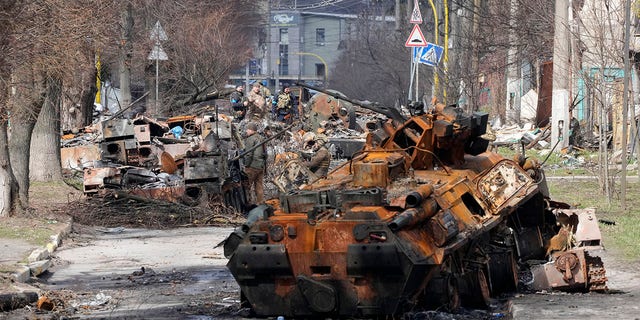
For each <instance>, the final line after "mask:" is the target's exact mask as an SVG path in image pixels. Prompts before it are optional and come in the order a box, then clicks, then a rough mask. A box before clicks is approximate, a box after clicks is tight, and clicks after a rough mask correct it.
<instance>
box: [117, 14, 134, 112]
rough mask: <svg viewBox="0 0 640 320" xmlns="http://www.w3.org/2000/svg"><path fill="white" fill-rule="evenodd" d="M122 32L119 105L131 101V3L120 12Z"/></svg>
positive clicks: (124, 104) (126, 104)
mask: <svg viewBox="0 0 640 320" xmlns="http://www.w3.org/2000/svg"><path fill="white" fill-rule="evenodd" d="M121 18H122V21H121V23H122V34H121V43H122V46H121V48H120V50H121V53H120V94H121V96H122V101H121V106H122V107H126V106H128V105H129V104H130V103H131V57H132V56H133V43H132V42H131V40H132V39H131V36H132V34H133V7H132V5H131V3H129V4H128V5H127V7H126V8H125V9H124V10H123V11H122V13H121Z"/></svg>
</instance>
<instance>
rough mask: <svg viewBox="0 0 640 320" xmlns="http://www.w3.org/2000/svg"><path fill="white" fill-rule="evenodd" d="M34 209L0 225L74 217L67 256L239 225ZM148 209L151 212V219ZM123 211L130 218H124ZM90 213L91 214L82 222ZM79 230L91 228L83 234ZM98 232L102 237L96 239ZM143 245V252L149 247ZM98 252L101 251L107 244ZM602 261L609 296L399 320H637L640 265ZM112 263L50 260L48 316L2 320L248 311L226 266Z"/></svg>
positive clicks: (92, 205)
mask: <svg viewBox="0 0 640 320" xmlns="http://www.w3.org/2000/svg"><path fill="white" fill-rule="evenodd" d="M31 201H32V206H33V208H34V210H33V211H31V213H30V216H29V217H26V218H19V219H17V218H14V219H6V220H2V221H0V223H2V224H3V225H11V224H15V225H24V224H29V225H31V226H33V228H34V230H35V229H37V228H46V227H47V226H48V224H51V223H50V221H63V219H64V218H65V217H68V216H73V217H74V218H75V219H76V227H75V231H74V233H72V234H71V236H70V237H69V238H68V239H67V240H66V241H65V242H64V244H63V248H64V250H68V249H73V248H82V247H84V246H91V245H92V244H96V243H98V241H99V240H100V239H101V238H100V237H104V235H100V234H109V233H118V231H119V230H121V229H119V228H125V229H126V230H128V229H130V228H151V229H154V228H155V229H162V230H165V231H166V232H171V230H172V229H174V228H176V227H187V226H188V227H191V226H218V227H222V226H226V227H230V226H233V225H234V224H235V223H237V220H236V219H237V217H233V218H228V217H224V215H221V214H220V213H219V212H213V213H212V212H211V211H208V210H200V209H198V208H192V209H187V208H183V207H178V208H177V209H176V207H170V206H166V207H157V206H156V205H155V204H153V205H151V204H149V203H145V204H139V203H135V202H131V201H129V200H127V201H122V200H117V199H109V198H108V199H106V201H107V202H109V203H110V204H111V206H104V202H101V201H105V199H85V198H84V197H83V196H82V195H81V192H79V191H77V190H74V189H72V188H68V187H65V186H55V187H52V186H35V188H33V189H32V195H31ZM150 206H152V207H150ZM96 208H101V209H100V210H99V214H97V213H95V210H97V209H96ZM123 208H127V210H123ZM152 209H153V210H155V211H154V212H153V213H151V211H153V210H152ZM91 210H94V211H91ZM125 211H126V212H128V213H129V214H126V215H123V212H125ZM91 212H93V214H87V213H91ZM109 212H111V213H109ZM47 221H49V222H47ZM80 222H82V224H81V223H80ZM83 224H91V225H93V226H86V227H82V225H83ZM89 230H94V231H89ZM95 230H102V231H100V232H98V233H96V231H95ZM113 236H114V237H115V238H114V239H116V238H117V237H118V235H116V234H114V235H113ZM142 238H143V239H144V240H145V241H146V243H147V244H148V243H150V242H151V239H152V238H151V237H148V238H145V237H142ZM132 239H138V238H136V237H132ZM160 239H162V237H161V238H160ZM113 241H117V240H113ZM605 243H606V239H605ZM98 244H99V245H101V246H102V247H104V244H100V243H98ZM61 249H62V248H61ZM203 255H204V256H207V255H208V254H205V253H203ZM601 255H602V256H603V260H604V261H605V268H606V269H607V276H608V278H609V289H610V290H609V292H608V293H604V294H602V293H587V294H582V293H562V292H527V291H522V292H519V293H516V294H514V295H510V296H504V297H500V298H499V299H494V300H493V303H492V305H491V308H490V310H463V311H462V313H460V314H455V315H453V314H447V313H442V312H415V313H410V314H405V315H404V316H403V317H402V318H403V319H505V318H513V319H583V320H584V319H602V318H607V317H610V316H616V317H618V318H620V319H640V310H639V308H640V305H639V304H638V296H639V295H640V261H630V260H626V259H624V258H622V257H621V256H620V255H618V254H617V253H616V252H613V251H609V250H607V251H605V252H602V254H601ZM212 256H213V255H212ZM216 258H218V259H219V258H220V257H219V256H218V257H216ZM203 259H209V257H205V258H203ZM113 260H114V261H112V262H113V263H115V264H116V265H118V266H120V267H122V268H121V269H120V270H119V271H117V272H110V273H108V274H104V275H100V276H95V272H96V270H95V269H94V270H92V271H90V272H89V271H87V272H86V273H87V274H88V275H87V278H84V279H83V280H80V281H76V282H75V283H66V282H58V280H57V279H56V278H55V277H54V275H55V274H56V272H58V275H60V274H63V272H62V270H65V269H68V268H69V267H70V264H72V263H73V262H72V261H69V260H66V259H65V258H61V255H55V256H54V267H53V268H52V273H53V275H52V273H48V274H47V273H46V274H45V275H44V276H42V277H41V278H40V279H39V280H38V281H37V282H35V283H32V286H33V287H34V288H36V289H38V290H41V292H42V295H46V296H47V297H48V299H49V301H50V302H51V303H52V306H53V310H52V311H47V310H39V309H37V308H36V307H35V305H30V306H27V307H25V308H22V309H18V310H14V311H12V312H7V313H0V319H60V318H80V319H82V318H86V319H92V318H112V319H121V318H128V319H129V318H138V319H144V318H159V319H176V318H181V319H242V318H245V317H246V316H248V315H249V314H248V310H245V309H241V308H240V306H239V303H238V302H239V289H238V286H237V284H236V283H235V281H234V280H233V278H232V277H231V275H230V273H229V272H228V270H227V269H226V267H225V266H224V263H225V261H224V260H223V259H221V260H217V261H219V263H217V264H213V265H211V264H207V265H206V266H196V267H185V268H169V269H166V268H162V267H160V268H158V267H156V266H154V267H151V268H147V269H146V270H142V269H141V268H140V267H139V266H140V263H137V264H136V263H135V262H136V261H133V262H134V263H133V264H127V263H130V262H131V261H132V259H129V260H128V261H127V259H126V258H118V259H113ZM97 271H99V270H97ZM89 274H91V275H89ZM2 279H4V280H2ZM2 281H4V282H5V283H6V281H7V279H6V278H0V284H1V283H2Z"/></svg>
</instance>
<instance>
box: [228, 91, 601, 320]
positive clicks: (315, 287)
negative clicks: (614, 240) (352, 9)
mask: <svg viewBox="0 0 640 320" xmlns="http://www.w3.org/2000/svg"><path fill="white" fill-rule="evenodd" d="M310 88H311V89H313V90H317V91H322V90H321V89H318V88H313V87H310ZM324 93H326V94H329V95H332V96H335V97H336V98H340V99H343V98H344V97H339V96H337V95H334V94H332V93H331V92H324ZM351 102H353V103H355V104H357V105H359V106H361V107H363V108H366V109H369V110H372V111H375V112H379V113H381V114H384V115H385V116H386V117H387V118H388V120H387V121H380V122H379V123H377V124H376V125H373V124H367V129H368V132H369V133H368V135H367V138H366V143H365V144H364V147H363V148H362V149H361V150H360V151H358V152H356V153H354V154H353V156H352V157H351V159H350V160H349V161H347V162H345V163H343V164H342V165H340V166H339V167H337V168H335V169H333V170H332V171H331V172H330V173H329V175H328V177H327V178H324V179H317V180H315V181H310V183H308V184H305V185H303V186H302V187H301V188H300V189H298V190H293V191H289V192H284V193H281V194H280V195H279V197H278V198H276V199H271V200H268V201H267V202H266V203H265V204H261V205H259V206H257V207H255V208H254V209H252V210H251V211H250V212H249V213H248V216H247V221H246V223H245V224H243V225H242V226H241V227H238V228H237V229H236V230H235V231H234V232H233V233H232V234H230V235H229V237H228V238H227V239H226V241H225V243H224V251H225V255H226V256H227V258H229V261H228V264H227V267H228V268H229V270H230V271H231V273H232V274H233V276H234V277H235V279H236V281H237V282H238V284H239V285H240V289H241V300H242V303H243V304H245V305H246V306H248V307H250V308H251V310H252V311H253V312H254V313H255V314H256V315H258V316H275V315H282V316H294V317H296V316H303V317H305V316H313V317H315V316H321V317H335V316H337V317H343V316H347V317H374V316H384V315H393V314H399V313H402V312H405V311H407V310H412V309H413V308H415V307H416V306H420V307H422V306H424V307H427V308H441V307H443V306H444V307H446V308H448V309H449V310H455V309H457V308H458V307H460V306H461V305H465V306H473V307H483V306H487V304H488V303H489V301H490V297H491V296H495V295H498V294H500V293H503V292H509V291H514V290H516V288H517V284H518V272H519V270H520V269H521V268H524V267H527V268H529V266H530V270H531V274H532V275H533V279H534V280H533V283H532V286H533V287H534V288H537V289H550V288H553V289H560V290H578V291H603V290H606V289H607V287H606V281H607V278H606V275H605V269H604V267H603V264H602V261H601V259H600V258H599V257H597V256H594V255H592V254H590V250H592V249H596V248H600V245H601V243H600V232H599V229H598V225H597V219H596V217H595V212H594V210H591V209H586V210H578V209H574V208H571V207H570V206H569V205H567V204H565V203H560V202H557V201H553V200H552V199H551V198H550V194H549V190H548V188H547V186H546V181H545V176H544V172H543V169H542V168H541V165H540V164H539V163H537V162H536V161H535V160H533V159H526V158H524V157H518V158H516V159H513V160H512V159H506V158H504V157H502V156H500V155H498V154H497V153H493V152H489V151H487V146H488V142H487V141H486V140H485V139H483V137H482V135H483V134H484V133H485V130H486V128H487V120H488V115H487V114H486V113H481V112H476V113H473V114H472V115H466V114H463V112H462V111H461V110H460V109H459V108H456V107H455V106H444V105H442V104H435V105H434V106H432V107H430V108H429V110H424V109H425V108H424V107H423V106H422V105H414V106H413V107H412V108H411V111H412V112H411V116H410V117H408V118H405V116H403V115H402V114H401V113H400V112H398V111H397V110H396V109H390V108H385V107H381V106H378V105H375V104H370V103H364V102H359V101H351Z"/></svg>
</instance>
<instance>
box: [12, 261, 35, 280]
mask: <svg viewBox="0 0 640 320" xmlns="http://www.w3.org/2000/svg"><path fill="white" fill-rule="evenodd" d="M11 276H12V277H13V279H15V281H16V282H22V283H26V282H29V279H30V278H31V269H29V267H28V266H24V265H23V266H19V267H18V268H16V271H15V272H13V274H11Z"/></svg>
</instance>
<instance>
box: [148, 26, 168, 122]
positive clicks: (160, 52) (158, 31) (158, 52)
mask: <svg viewBox="0 0 640 320" xmlns="http://www.w3.org/2000/svg"><path fill="white" fill-rule="evenodd" d="M150 38H151V40H155V42H156V43H155V45H154V46H153V49H152V50H151V52H150V53H149V57H148V58H147V59H148V60H155V61H156V97H155V110H154V111H153V115H154V116H158V100H159V99H160V97H159V92H158V91H159V90H158V78H159V69H160V68H159V67H158V62H159V61H160V60H169V57H168V56H167V53H166V52H164V49H162V44H161V43H160V41H167V40H169V38H168V37H167V34H166V33H165V32H164V29H162V26H161V25H160V21H156V25H155V27H154V28H153V30H151V36H150Z"/></svg>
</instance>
